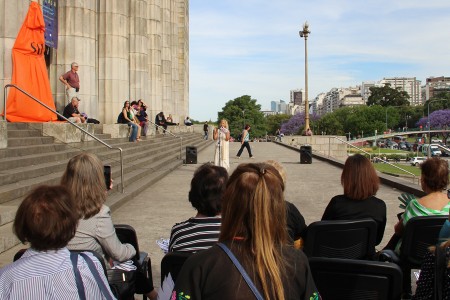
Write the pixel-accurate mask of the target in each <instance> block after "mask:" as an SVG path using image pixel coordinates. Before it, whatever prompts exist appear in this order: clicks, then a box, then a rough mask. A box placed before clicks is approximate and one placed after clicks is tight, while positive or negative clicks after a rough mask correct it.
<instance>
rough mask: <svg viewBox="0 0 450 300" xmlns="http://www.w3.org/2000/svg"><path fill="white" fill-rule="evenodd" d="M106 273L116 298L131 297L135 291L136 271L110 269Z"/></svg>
mask: <svg viewBox="0 0 450 300" xmlns="http://www.w3.org/2000/svg"><path fill="white" fill-rule="evenodd" d="M107 275H108V282H109V286H110V287H111V291H112V292H113V294H114V296H116V298H117V299H119V300H121V299H130V298H131V299H133V296H134V294H135V292H136V271H124V270H120V269H110V270H108V271H107Z"/></svg>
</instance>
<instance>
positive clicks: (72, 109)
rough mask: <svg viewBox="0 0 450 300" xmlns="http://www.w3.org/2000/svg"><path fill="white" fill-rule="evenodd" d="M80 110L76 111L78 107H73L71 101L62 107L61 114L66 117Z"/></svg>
mask: <svg viewBox="0 0 450 300" xmlns="http://www.w3.org/2000/svg"><path fill="white" fill-rule="evenodd" d="M79 113H80V112H79V111H78V109H77V108H76V107H74V106H73V105H72V103H69V104H67V106H66V107H64V112H63V116H64V117H66V118H67V119H68V118H71V117H73V116H72V115H73V114H79Z"/></svg>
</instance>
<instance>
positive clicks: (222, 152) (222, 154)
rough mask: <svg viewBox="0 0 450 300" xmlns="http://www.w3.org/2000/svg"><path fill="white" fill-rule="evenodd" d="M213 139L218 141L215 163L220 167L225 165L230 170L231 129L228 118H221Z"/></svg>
mask: <svg viewBox="0 0 450 300" xmlns="http://www.w3.org/2000/svg"><path fill="white" fill-rule="evenodd" d="M213 139H214V140H215V141H216V152H215V155H214V164H215V165H216V166H219V167H224V168H225V169H227V171H228V169H230V151H229V140H230V130H229V128H228V122H227V120H225V119H222V120H220V124H219V128H214V131H213Z"/></svg>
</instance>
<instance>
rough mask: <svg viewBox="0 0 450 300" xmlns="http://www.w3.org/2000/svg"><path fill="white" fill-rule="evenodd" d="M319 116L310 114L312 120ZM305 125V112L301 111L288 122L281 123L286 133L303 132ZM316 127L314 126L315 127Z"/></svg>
mask: <svg viewBox="0 0 450 300" xmlns="http://www.w3.org/2000/svg"><path fill="white" fill-rule="evenodd" d="M317 119H319V117H318V116H317V115H316V114H312V115H310V116H309V120H310V121H311V122H314V121H316V120H317ZM304 127H305V113H304V112H300V113H298V114H296V115H294V116H292V117H291V118H290V119H289V120H288V121H287V122H284V123H283V124H282V125H281V132H282V133H283V134H285V135H291V134H302V132H303V131H304V129H305V128H304ZM313 128H314V127H313Z"/></svg>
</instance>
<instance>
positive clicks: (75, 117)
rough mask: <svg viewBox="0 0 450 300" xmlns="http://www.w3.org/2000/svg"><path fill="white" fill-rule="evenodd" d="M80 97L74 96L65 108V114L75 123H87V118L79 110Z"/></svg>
mask: <svg viewBox="0 0 450 300" xmlns="http://www.w3.org/2000/svg"><path fill="white" fill-rule="evenodd" d="M79 101H80V99H78V98H77V97H73V98H72V101H70V103H69V104H67V106H66V107H65V108H64V112H63V116H64V117H66V118H67V119H68V120H69V121H71V122H74V123H86V119H85V118H84V117H83V116H82V115H81V114H80V112H79V111H78V102H79Z"/></svg>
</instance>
